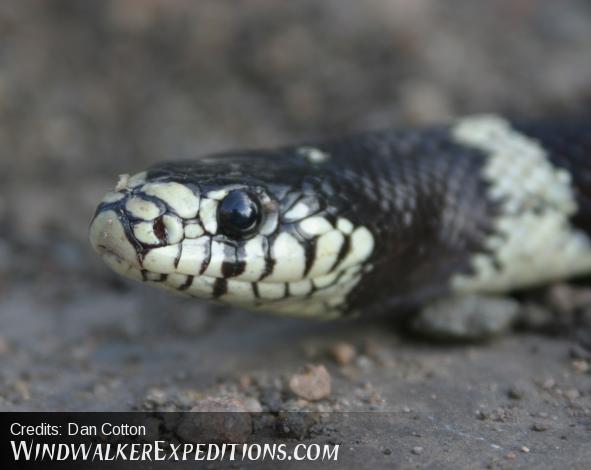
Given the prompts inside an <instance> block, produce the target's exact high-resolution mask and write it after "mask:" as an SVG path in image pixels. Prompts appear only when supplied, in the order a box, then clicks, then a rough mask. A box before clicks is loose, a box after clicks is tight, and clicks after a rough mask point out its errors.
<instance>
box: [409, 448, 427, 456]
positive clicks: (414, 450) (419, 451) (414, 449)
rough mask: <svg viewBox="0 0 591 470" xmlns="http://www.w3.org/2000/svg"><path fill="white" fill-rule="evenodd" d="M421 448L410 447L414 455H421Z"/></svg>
mask: <svg viewBox="0 0 591 470" xmlns="http://www.w3.org/2000/svg"><path fill="white" fill-rule="evenodd" d="M423 450H424V449H423V448H422V447H421V446H416V447H413V448H412V451H411V452H412V453H413V454H415V455H421V454H422V453H423Z"/></svg>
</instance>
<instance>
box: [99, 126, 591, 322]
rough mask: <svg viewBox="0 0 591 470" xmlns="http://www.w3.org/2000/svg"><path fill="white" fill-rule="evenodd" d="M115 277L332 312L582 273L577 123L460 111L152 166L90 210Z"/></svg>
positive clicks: (584, 160)
mask: <svg viewBox="0 0 591 470" xmlns="http://www.w3.org/2000/svg"><path fill="white" fill-rule="evenodd" d="M90 238H91V242H92V244H93V246H94V248H95V249H96V250H97V251H98V252H99V253H100V255H101V256H102V258H103V259H104V260H105V261H106V262H107V263H108V264H109V266H111V267H112V268H113V269H114V270H115V271H117V272H118V273H120V274H123V275H125V276H128V277H131V278H134V279H137V280H139V281H143V282H148V283H152V284H154V285H156V286H158V287H162V288H165V289H168V290H172V291H174V292H181V293H185V294H188V295H191V296H195V297H199V298H205V299H211V300H215V301H219V302H223V303H227V304H231V305H237V306H240V307H244V308H248V309H254V310H266V311H271V312H274V313H279V314H286V315H294V316H302V317H314V318H333V317H337V316H342V315H348V314H351V313H359V312H366V311H369V310H376V309H377V310H382V309H388V308H395V307H396V306H399V305H406V304H413V305H417V304H423V303H425V302H428V301H430V300H433V299H437V298H441V297H445V296H449V295H463V294H472V293H503V292H507V291H512V290H515V289H519V288H524V287H529V286H533V285H537V284H541V283H545V282H549V281H552V280H556V279H562V278H567V277H572V276H578V275H583V274H586V273H590V272H591V125H590V124H589V121H584V120H579V121H577V120H570V121H568V120H563V121H559V122H556V121H555V122H549V121H548V122H546V121H544V122H531V123H527V122H525V123H516V122H510V121H508V120H506V119H503V118H501V117H498V116H494V115H483V116H472V117H467V118H464V119H460V120H458V121H456V122H454V123H451V124H449V125H441V126H434V127H427V128H420V129H400V130H386V131H378V132H369V133H365V134H359V135H354V136H349V137H345V138H342V139H338V140H334V141H329V142H324V143H314V144H305V145H297V146H289V147H283V148H278V149H272V150H257V151H236V152H230V153H225V154H219V155H213V156H209V157H205V158H201V159H198V160H195V161H190V162H176V163H164V164H160V165H156V166H154V167H152V168H150V169H148V170H146V171H143V172H140V173H138V174H135V175H133V176H131V177H129V176H125V177H123V178H122V179H121V180H120V182H119V184H118V185H117V187H116V188H115V190H114V191H111V192H109V193H108V194H107V195H106V196H105V198H104V199H103V201H102V202H101V203H100V205H99V206H98V208H97V211H96V214H95V216H94V219H93V221H92V224H91V228H90Z"/></svg>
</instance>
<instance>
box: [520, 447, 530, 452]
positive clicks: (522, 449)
mask: <svg viewBox="0 0 591 470" xmlns="http://www.w3.org/2000/svg"><path fill="white" fill-rule="evenodd" d="M520 450H521V452H523V453H524V454H529V452H530V449H529V447H526V446H522V447H521V449H520Z"/></svg>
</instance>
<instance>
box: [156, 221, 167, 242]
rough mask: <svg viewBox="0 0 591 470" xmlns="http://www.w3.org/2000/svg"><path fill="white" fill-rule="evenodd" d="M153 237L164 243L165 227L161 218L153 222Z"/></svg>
mask: <svg viewBox="0 0 591 470" xmlns="http://www.w3.org/2000/svg"><path fill="white" fill-rule="evenodd" d="M154 235H156V238H158V240H160V241H161V242H162V243H166V226H165V225H164V220H163V219H162V217H158V218H157V219H155V220H154Z"/></svg>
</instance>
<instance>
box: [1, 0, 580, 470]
mask: <svg viewBox="0 0 591 470" xmlns="http://www.w3.org/2000/svg"><path fill="white" fill-rule="evenodd" d="M0 38H1V39H0V149H1V150H0V152H1V153H0V170H1V171H0V322H1V324H2V328H1V329H0V409H1V410H4V411H17V410H44V411H49V410H154V409H158V410H189V409H210V408H216V409H222V410H230V409H244V410H250V411H256V410H272V411H277V410H313V411H321V412H324V411H380V412H384V413H382V414H375V413H374V414H373V418H371V416H372V414H371V413H369V414H367V415H358V416H367V418H366V419H367V420H373V421H371V423H370V424H367V421H364V420H363V419H361V418H359V419H358V421H356V423H357V424H356V425H350V426H347V425H344V424H343V425H342V426H340V427H339V426H337V428H336V429H334V430H333V431H332V434H331V436H332V437H331V439H337V440H338V441H339V442H342V443H343V444H344V445H345V446H346V447H347V448H348V449H353V450H355V452H356V454H355V455H356V459H357V460H356V462H357V463H356V464H353V463H351V464H350V468H355V467H356V466H357V465H358V464H359V463H361V462H365V463H367V462H371V463H373V464H375V465H376V466H385V464H388V465H392V466H399V467H402V468H411V467H412V468H416V467H432V468H481V467H489V468H504V467H508V468H534V467H535V468H559V467H564V468H589V465H590V463H589V462H591V445H590V443H591V372H590V370H591V300H590V297H591V295H590V293H589V291H588V290H587V289H586V288H585V287H575V288H571V287H569V286H566V285H559V286H552V287H549V288H548V289H543V290H541V291H538V292H534V293H528V294H526V295H524V296H522V297H521V300H522V301H523V305H524V307H523V308H524V311H527V312H528V318H529V320H528V321H527V322H526V325H525V327H524V328H522V329H521V330H520V331H518V332H514V333H511V334H509V335H507V336H505V337H503V338H500V339H498V340H496V341H492V342H490V343H487V344H483V345H441V344H431V343H428V342H425V341H420V340H417V339H412V338H409V337H408V336H406V335H404V334H401V332H399V331H397V329H396V328H394V326H393V325H391V324H390V322H388V321H386V320H384V319H376V320H373V319H369V320H368V319H360V320H356V321H340V322H336V323H316V322H303V321H296V320H286V319H279V318H273V317H266V316H256V315H252V314H247V313H245V312H240V311H229V310H228V309H223V308H220V307H210V306H207V305H204V304H202V303H199V302H196V301H187V300H183V299H180V298H176V297H171V296H169V295H168V294H165V293H161V292H156V291H152V290H150V289H148V288H146V287H144V286H142V285H139V284H135V283H132V282H127V281H126V280H123V279H120V278H119V277H117V276H116V275H115V274H113V273H111V272H110V271H109V270H108V269H107V268H106V267H105V266H104V265H103V264H102V263H101V261H100V260H99V259H98V257H97V256H96V255H95V254H94V253H93V252H92V250H91V248H90V245H89V243H88V242H87V228H88V222H89V220H90V218H91V216H92V213H93V211H94V207H95V205H96V204H97V202H98V201H99V200H100V198H101V196H102V194H103V193H104V192H105V191H106V190H108V189H110V188H111V187H113V185H114V184H115V182H116V179H117V175H118V174H121V173H130V172H135V171H139V170H141V169H143V168H144V167H146V166H147V165H149V164H151V163H154V162H157V161H161V160H166V159H183V158H191V157H193V156H196V155H202V154H205V153H208V152H212V151H219V150H227V149H231V148H239V147H264V146H271V145H276V144H285V143H289V142H297V141H298V140H300V139H316V138H322V137H328V136H335V135H338V134H343V133H347V132H352V131H359V130H365V129H377V128H385V127H390V126H393V125H398V124H423V123H429V122H436V121H441V120H445V119H449V118H451V117H454V116H459V115H464V114H467V113H478V112H501V113H506V114H509V115H520V116H553V115H556V114H558V113H570V112H573V113H574V112H585V111H587V112H588V110H589V105H590V104H591V55H590V54H589V47H590V45H591V5H590V4H589V2H587V1H585V0H580V1H569V0H565V1H561V2H556V1H554V0H495V1H489V2H474V1H473V0H454V1H451V0H413V1H405V0H369V1H365V2H359V1H357V0H324V1H322V2H318V1H316V0H298V1H293V2H291V1H290V2H275V1H271V0H253V1H250V2H244V3H243V2H240V3H236V2H233V1H230V0H204V1H200V2H193V1H190V0H111V1H107V0H105V1H101V2H97V1H85V0H83V1H80V0H69V1H65V0H54V1H51V2H40V1H22V0H21V1H16V0H15V1H6V2H2V3H1V4H0ZM306 364H312V365H314V366H324V367H325V368H326V370H324V369H322V370H320V369H318V368H316V369H314V371H315V372H314V373H315V374H320V376H321V377H320V378H319V380H320V381H321V382H322V380H326V375H328V376H329V377H330V380H331V387H330V390H325V392H326V393H324V395H323V396H324V398H322V399H320V400H318V401H309V400H304V399H303V398H302V396H301V395H300V396H298V395H297V394H296V393H294V391H293V387H290V383H292V382H293V376H294V374H298V373H301V371H302V368H303V367H304V366H305V365H306ZM319 370H320V372H319ZM314 373H312V374H314ZM325 385H326V384H324V383H320V384H319V385H317V386H318V387H320V388H322V386H325ZM386 412H387V413H386ZM288 424H289V423H288ZM292 427H295V428H297V425H295V424H293V423H292ZM296 434H298V433H296ZM292 437H294V436H292ZM321 437H322V436H321ZM295 438H299V439H304V440H306V439H312V437H311V436H310V435H309V433H308V432H307V430H306V429H305V427H304V428H302V432H301V433H299V434H298V435H297V436H295ZM314 439H318V436H316V437H314Z"/></svg>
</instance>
